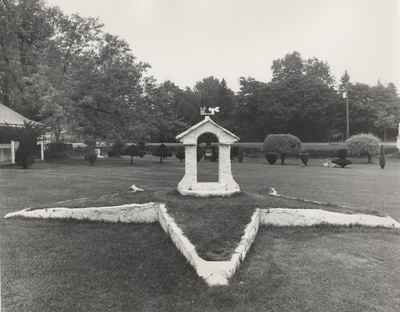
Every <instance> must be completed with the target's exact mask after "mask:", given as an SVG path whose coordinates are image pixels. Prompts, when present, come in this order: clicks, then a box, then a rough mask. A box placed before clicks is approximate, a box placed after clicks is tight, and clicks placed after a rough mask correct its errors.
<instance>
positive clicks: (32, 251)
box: [0, 157, 400, 312]
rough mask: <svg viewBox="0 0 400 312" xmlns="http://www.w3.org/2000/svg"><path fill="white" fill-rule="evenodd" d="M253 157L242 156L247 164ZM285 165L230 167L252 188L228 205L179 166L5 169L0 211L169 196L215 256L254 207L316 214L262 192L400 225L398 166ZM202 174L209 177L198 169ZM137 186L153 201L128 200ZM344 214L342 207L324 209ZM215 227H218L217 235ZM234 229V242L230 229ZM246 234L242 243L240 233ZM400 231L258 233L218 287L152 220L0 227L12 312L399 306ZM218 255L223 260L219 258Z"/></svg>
mask: <svg viewBox="0 0 400 312" xmlns="http://www.w3.org/2000/svg"><path fill="white" fill-rule="evenodd" d="M245 161H246V160H245ZM297 163H298V161H297V160H289V163H288V165H287V166H279V165H276V166H269V165H266V164H265V163H264V162H263V161H261V160H257V159H255V160H251V161H249V162H244V163H242V164H239V163H236V162H235V163H233V172H234V175H235V177H236V179H237V180H238V182H239V184H240V185H241V187H242V189H243V190H244V191H245V193H244V194H242V195H240V196H237V197H232V198H230V199H229V201H228V202H226V203H225V201H223V200H221V199H218V198H211V199H195V198H185V199H184V200H182V201H179V204H178V199H177V196H176V193H175V192H173V191H171V190H173V189H174V188H175V187H176V184H177V183H178V182H179V179H180V178H181V177H182V175H183V164H182V163H179V162H178V161H176V160H173V159H169V160H167V161H166V163H165V164H161V165H160V164H159V163H158V160H157V159H156V158H150V157H145V158H144V159H139V160H137V162H136V164H135V165H134V166H129V160H128V159H127V160H104V161H103V160H101V161H99V162H98V163H97V164H96V166H94V167H89V166H88V165H87V164H86V163H85V162H83V161H66V162H62V163H50V164H40V163H38V164H35V165H34V167H33V168H32V169H31V170H27V171H24V170H20V169H15V168H3V169H0V194H1V196H0V211H1V215H4V214H6V213H7V212H11V211H15V210H18V209H22V208H26V207H45V206H47V207H54V206H67V207H68V206H69V207H85V206H87V205H94V206H102V205H109V204H112V205H117V204H122V203H126V202H147V201H149V200H154V199H156V200H160V201H165V202H167V204H168V207H169V211H170V213H171V214H173V215H174V217H175V218H176V220H177V222H178V223H179V224H180V226H182V227H183V228H184V231H185V233H186V234H187V235H188V236H189V237H190V238H191V239H192V240H193V241H195V242H196V244H197V248H198V249H199V251H200V253H201V254H202V255H203V256H205V257H211V258H214V259H222V258H224V257H227V255H228V254H229V250H230V249H231V248H233V246H234V245H235V244H234V242H235V241H237V239H238V238H239V237H240V233H241V231H242V230H241V229H242V228H244V226H245V225H246V224H247V222H248V221H249V220H250V219H249V216H250V213H251V211H252V209H253V208H254V207H255V206H260V207H293V208H302V207H303V208H311V207H315V208H317V207H318V208H320V207H319V206H313V205H312V204H309V203H301V202H297V201H293V200H285V199H279V198H274V197H269V196H267V197H265V196H263V195H261V194H265V193H266V192H265V190H266V189H267V188H268V187H275V188H277V190H278V192H280V193H283V194H287V195H290V196H298V197H303V198H309V199H315V200H320V201H327V202H332V203H344V204H347V205H349V206H352V207H354V208H355V209H357V210H359V211H364V212H370V211H377V212H378V213H380V214H389V215H391V216H393V217H395V218H397V219H398V220H399V219H400V213H399V207H400V198H399V196H398V195H397V194H398V190H399V189H400V179H399V176H400V175H399V173H400V161H399V160H396V159H393V160H392V159H390V160H389V161H388V164H387V168H386V169H385V170H381V169H379V168H378V166H377V165H365V164H356V165H353V166H352V168H351V169H332V168H323V167H321V166H320V164H321V162H320V161H318V160H311V166H310V167H307V168H305V167H301V166H299V165H297ZM200 166H201V170H205V174H206V175H207V172H208V171H209V170H213V169H212V168H213V167H212V166H208V163H201V164H200ZM131 184H136V185H138V186H140V187H143V188H145V190H146V192H143V193H135V194H133V193H129V192H128V191H127V190H128V187H129V186H130V185H131ZM326 208H328V209H337V210H340V208H338V207H336V208H335V207H326ZM210 228H212V229H213V230H212V231H210V230H209V229H210ZM227 233H231V235H230V236H229V235H227ZM235 235H236V236H235ZM399 243H400V235H399V234H398V233H396V232H392V231H388V230H384V229H375V228H372V229H370V228H369V229H365V228H361V227H352V228H341V227H328V226H325V227H312V228H307V229H304V228H273V227H271V228H262V229H261V231H260V233H259V236H258V237H257V239H256V241H255V243H254V246H253V247H252V249H251V251H250V253H249V255H248V257H247V258H246V261H245V262H244V263H243V264H242V266H241V268H240V270H239V272H238V273H237V274H236V275H235V276H234V278H233V280H232V281H231V284H230V286H229V287H222V288H218V287H217V288H208V287H207V286H206V285H205V284H204V282H203V281H202V280H201V279H200V278H198V277H197V276H196V274H195V273H194V271H193V269H192V268H191V267H190V266H189V265H188V264H187V263H186V262H185V259H184V258H183V257H182V256H181V255H180V254H179V252H178V251H177V250H176V248H175V247H174V246H173V244H172V243H171V241H170V239H169V238H168V237H167V236H166V235H165V234H164V233H163V232H162V230H161V228H160V227H159V226H158V225H156V224H154V225H132V224H105V223H91V222H84V221H80V222H70V221H55V220H52V221H50V220H47V221H46V220H40V221H39V220H36V221H35V220H11V219H0V252H1V254H0V260H1V272H2V276H1V282H2V289H1V290H2V292H1V294H2V308H3V310H4V311H265V310H270V311H296V310H297V311H307V310H309V311H328V312H329V311H346V310H347V311H376V310H378V311H379V310H380V311H398V310H399V309H400V299H399V298H400V293H399V292H400V291H399V290H400V278H399V276H400V274H399V273H400V271H399V270H400V269H399V268H400V262H399V261H400V260H399V259H400V254H399V248H398V245H399ZM210 250H212V251H213V252H211V254H209V253H210Z"/></svg>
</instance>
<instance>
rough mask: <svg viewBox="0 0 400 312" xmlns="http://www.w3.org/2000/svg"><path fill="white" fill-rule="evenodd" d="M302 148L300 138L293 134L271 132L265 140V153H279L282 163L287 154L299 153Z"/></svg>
mask: <svg viewBox="0 0 400 312" xmlns="http://www.w3.org/2000/svg"><path fill="white" fill-rule="evenodd" d="M300 150H301V141H300V139H299V138H298V137H296V136H294V135H291V134H270V135H268V136H267V137H266V138H265V140H264V153H270V152H273V153H278V154H279V156H280V158H281V164H282V165H284V164H285V158H286V156H287V155H298V154H299V152H300Z"/></svg>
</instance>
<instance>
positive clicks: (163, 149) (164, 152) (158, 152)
mask: <svg viewBox="0 0 400 312" xmlns="http://www.w3.org/2000/svg"><path fill="white" fill-rule="evenodd" d="M152 154H153V156H156V157H160V163H162V162H163V160H164V159H165V158H167V157H171V156H172V152H171V151H170V150H169V149H168V147H167V146H166V145H165V144H164V143H161V144H160V145H159V146H158V147H157V148H155V149H153V153H152Z"/></svg>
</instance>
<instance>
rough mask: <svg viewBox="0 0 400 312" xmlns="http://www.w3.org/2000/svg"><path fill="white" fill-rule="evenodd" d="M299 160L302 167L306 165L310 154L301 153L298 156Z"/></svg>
mask: <svg viewBox="0 0 400 312" xmlns="http://www.w3.org/2000/svg"><path fill="white" fill-rule="evenodd" d="M299 156H300V159H301V161H302V163H303V164H304V166H307V165H308V160H309V159H310V154H308V153H306V152H302V153H300V154H299Z"/></svg>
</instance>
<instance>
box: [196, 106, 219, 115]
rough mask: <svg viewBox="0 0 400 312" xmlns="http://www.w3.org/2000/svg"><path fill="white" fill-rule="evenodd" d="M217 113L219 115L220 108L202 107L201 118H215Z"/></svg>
mask: <svg viewBox="0 0 400 312" xmlns="http://www.w3.org/2000/svg"><path fill="white" fill-rule="evenodd" d="M215 113H219V106H216V107H206V106H201V107H200V115H201V116H213V115H215Z"/></svg>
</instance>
